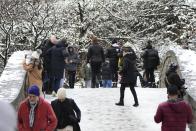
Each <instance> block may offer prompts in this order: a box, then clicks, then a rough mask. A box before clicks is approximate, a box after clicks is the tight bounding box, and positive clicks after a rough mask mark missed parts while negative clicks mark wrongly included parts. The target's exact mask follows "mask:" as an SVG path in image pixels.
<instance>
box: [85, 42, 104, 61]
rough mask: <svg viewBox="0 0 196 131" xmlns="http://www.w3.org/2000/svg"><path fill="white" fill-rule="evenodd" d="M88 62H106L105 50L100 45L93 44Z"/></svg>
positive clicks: (88, 55) (89, 50) (88, 54)
mask: <svg viewBox="0 0 196 131" xmlns="http://www.w3.org/2000/svg"><path fill="white" fill-rule="evenodd" d="M87 62H88V63H91V62H95V63H102V62H105V56H104V50H103V48H102V46H100V45H99V44H92V45H91V46H90V47H89V49H88V53H87Z"/></svg>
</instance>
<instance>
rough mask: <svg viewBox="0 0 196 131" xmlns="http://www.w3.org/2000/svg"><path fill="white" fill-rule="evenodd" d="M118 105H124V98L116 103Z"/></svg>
mask: <svg viewBox="0 0 196 131" xmlns="http://www.w3.org/2000/svg"><path fill="white" fill-rule="evenodd" d="M115 104H116V105H117V106H124V100H123V99H122V98H120V101H119V102H118V103H115Z"/></svg>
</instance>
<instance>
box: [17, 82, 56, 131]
mask: <svg viewBox="0 0 196 131" xmlns="http://www.w3.org/2000/svg"><path fill="white" fill-rule="evenodd" d="M39 95H40V93H39V88H38V86H37V85H32V86H31V87H29V89H28V97H27V99H25V100H24V101H22V102H21V104H20V106H19V109H18V130H19V131H54V129H55V128H56V126H57V118H56V115H55V113H54V111H53V109H52V107H51V105H50V104H49V103H48V102H46V101H45V100H44V99H43V98H41V97H39Z"/></svg>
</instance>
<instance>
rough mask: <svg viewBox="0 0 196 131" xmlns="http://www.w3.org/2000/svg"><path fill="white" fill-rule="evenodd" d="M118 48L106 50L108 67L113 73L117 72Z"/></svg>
mask: <svg viewBox="0 0 196 131" xmlns="http://www.w3.org/2000/svg"><path fill="white" fill-rule="evenodd" d="M119 54H120V48H118V47H113V46H112V47H110V48H108V49H107V52H106V57H107V58H109V61H110V67H111V70H112V71H113V72H115V71H118V60H119Z"/></svg>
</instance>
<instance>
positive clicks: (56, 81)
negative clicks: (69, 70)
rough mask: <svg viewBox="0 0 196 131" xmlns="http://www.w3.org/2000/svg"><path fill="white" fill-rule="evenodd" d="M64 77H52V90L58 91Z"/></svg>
mask: <svg viewBox="0 0 196 131" xmlns="http://www.w3.org/2000/svg"><path fill="white" fill-rule="evenodd" d="M61 80H62V78H56V77H53V78H52V90H53V91H55V92H57V91H58V89H59V88H60V83H61Z"/></svg>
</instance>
